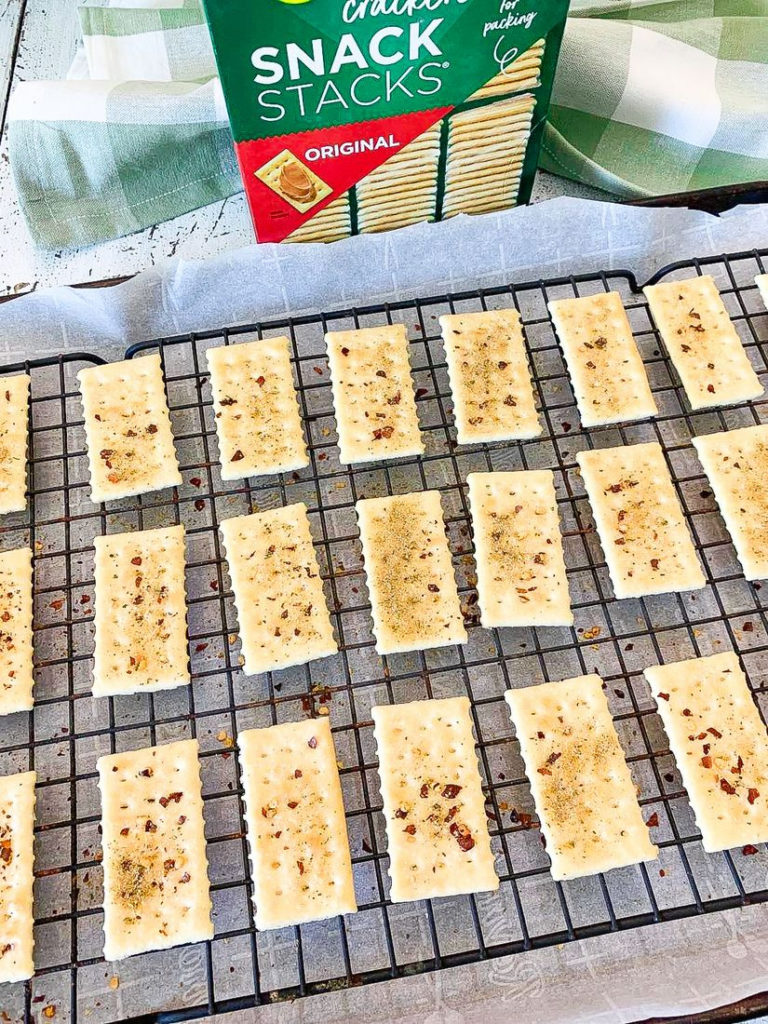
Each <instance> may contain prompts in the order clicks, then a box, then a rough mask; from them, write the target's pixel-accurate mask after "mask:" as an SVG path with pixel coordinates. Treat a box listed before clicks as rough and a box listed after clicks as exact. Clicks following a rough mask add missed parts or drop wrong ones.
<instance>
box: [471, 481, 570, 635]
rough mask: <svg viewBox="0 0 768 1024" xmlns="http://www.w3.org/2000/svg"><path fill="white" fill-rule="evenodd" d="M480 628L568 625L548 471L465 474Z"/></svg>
mask: <svg viewBox="0 0 768 1024" xmlns="http://www.w3.org/2000/svg"><path fill="white" fill-rule="evenodd" d="M467 484H468V486H469V504H470V509H471V513H472V533H473V536H474V539H475V562H476V563H477V593H478V596H479V603H480V622H481V624H482V625H483V626H486V627H489V628H490V627H494V626H570V625H572V624H573V612H572V611H571V600H570V595H569V593H568V580H567V577H566V575H565V561H564V559H563V542H562V538H561V536H560V519H559V516H558V514H557V495H556V494H555V478H554V473H553V472H552V470H550V469H540V470H528V471H523V472H517V473H470V474H469V475H468V476H467Z"/></svg>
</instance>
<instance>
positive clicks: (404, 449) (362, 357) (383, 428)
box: [325, 324, 424, 464]
mask: <svg viewBox="0 0 768 1024" xmlns="http://www.w3.org/2000/svg"><path fill="white" fill-rule="evenodd" d="M325 342H326V345H327V347H328V362H329V363H330V368H331V386H332V389H333V405H334V411H335V413H336V426H337V429H338V434H339V452H340V459H341V461H342V462H343V463H345V464H349V463H355V462H376V461H378V460H379V459H396V458H403V457H405V456H407V455H421V454H422V452H423V451H424V444H423V442H422V440H421V434H420V432H419V420H418V416H417V415H416V397H415V394H414V390H413V381H412V379H411V364H410V357H409V352H408V335H407V333H406V330H405V327H404V326H403V324H391V325H387V326H384V327H365V328H362V329H360V330H354V331H332V332H330V333H329V334H326V336H325Z"/></svg>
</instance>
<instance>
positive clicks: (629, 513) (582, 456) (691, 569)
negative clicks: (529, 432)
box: [576, 441, 706, 598]
mask: <svg viewBox="0 0 768 1024" xmlns="http://www.w3.org/2000/svg"><path fill="white" fill-rule="evenodd" d="M576 461H577V462H578V464H579V468H580V470H581V475H582V478H583V480H584V486H585V487H586V489H587V495H588V497H589V503H590V505H591V506H592V514H593V516H594V518H595V525H596V526H597V532H598V535H599V537H600V543H601V544H602V547H603V552H604V554H605V560H606V562H607V563H608V570H609V572H610V574H611V583H612V584H613V592H614V594H615V595H616V597H618V598H622V597H646V596H648V595H649V594H668V593H671V592H674V591H682V590H697V589H698V588H699V587H703V586H704V585H705V583H706V581H705V579H704V573H703V572H702V571H701V565H700V564H699V559H698V556H697V554H696V548H695V547H694V545H693V541H692V540H691V535H690V533H689V532H688V526H687V525H686V522H685V518H684V516H683V510H682V508H681V507H680V501H679V500H678V497H677V494H676V492H675V486H674V484H673V483H672V478H671V477H670V475H669V470H668V469H667V464H666V462H665V460H664V453H663V452H662V450H661V446H660V445H659V444H657V443H656V442H655V441H651V442H648V443H647V444H632V445H625V446H622V447H619V448H601V449H598V450H594V451H585V452H579V453H578V454H577V456H576Z"/></svg>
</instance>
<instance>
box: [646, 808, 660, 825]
mask: <svg viewBox="0 0 768 1024" xmlns="http://www.w3.org/2000/svg"><path fill="white" fill-rule="evenodd" d="M645 824H646V825H647V826H648V828H657V827H658V824H659V815H658V814H657V813H656V811H654V812H653V814H652V815H651V816H650V818H649V819H648V821H646V823H645Z"/></svg>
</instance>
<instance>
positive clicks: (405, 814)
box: [395, 807, 408, 818]
mask: <svg viewBox="0 0 768 1024" xmlns="http://www.w3.org/2000/svg"><path fill="white" fill-rule="evenodd" d="M395 817H396V818H407V817H408V811H406V809H405V808H404V807H398V808H397V810H396V811H395Z"/></svg>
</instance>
